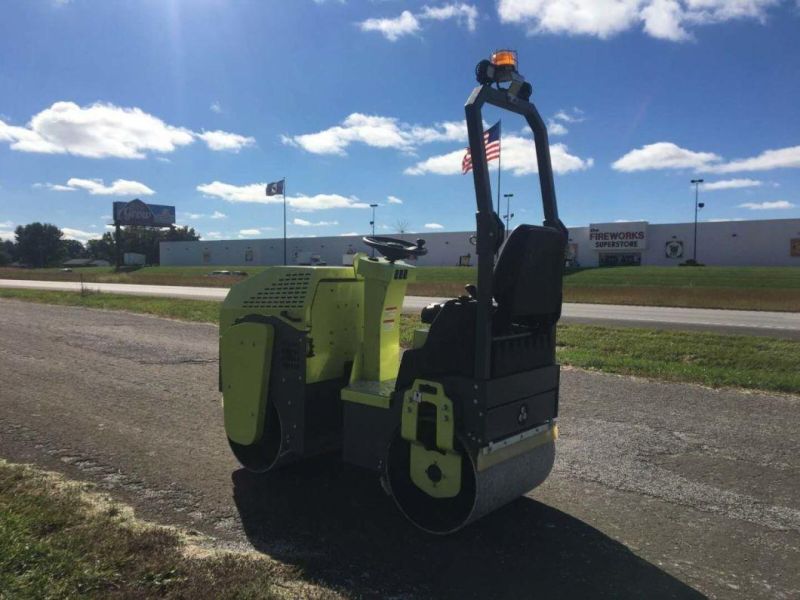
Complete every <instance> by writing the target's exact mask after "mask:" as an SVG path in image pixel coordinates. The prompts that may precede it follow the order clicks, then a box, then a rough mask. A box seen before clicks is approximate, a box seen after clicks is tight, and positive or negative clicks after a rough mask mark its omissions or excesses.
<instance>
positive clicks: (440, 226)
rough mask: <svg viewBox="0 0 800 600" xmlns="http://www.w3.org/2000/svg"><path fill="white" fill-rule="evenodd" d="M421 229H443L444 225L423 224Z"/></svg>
mask: <svg viewBox="0 0 800 600" xmlns="http://www.w3.org/2000/svg"><path fill="white" fill-rule="evenodd" d="M423 227H424V228H425V229H444V225H440V224H439V223H425V225H423Z"/></svg>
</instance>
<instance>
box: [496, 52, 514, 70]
mask: <svg viewBox="0 0 800 600" xmlns="http://www.w3.org/2000/svg"><path fill="white" fill-rule="evenodd" d="M492 64H493V65H495V66H496V67H511V68H513V69H514V70H516V69H517V53H516V52H514V51H513V50H496V51H495V52H493V53H492Z"/></svg>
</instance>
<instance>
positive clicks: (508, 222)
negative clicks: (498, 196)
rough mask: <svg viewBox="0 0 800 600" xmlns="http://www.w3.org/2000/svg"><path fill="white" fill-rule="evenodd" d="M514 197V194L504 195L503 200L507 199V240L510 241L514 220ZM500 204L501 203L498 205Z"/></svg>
mask: <svg viewBox="0 0 800 600" xmlns="http://www.w3.org/2000/svg"><path fill="white" fill-rule="evenodd" d="M513 197H514V194H503V198H505V199H506V239H508V234H509V233H510V232H509V229H508V228H509V226H510V222H511V219H513V218H514V215H513V214H512V213H511V198H513ZM498 204H499V203H498Z"/></svg>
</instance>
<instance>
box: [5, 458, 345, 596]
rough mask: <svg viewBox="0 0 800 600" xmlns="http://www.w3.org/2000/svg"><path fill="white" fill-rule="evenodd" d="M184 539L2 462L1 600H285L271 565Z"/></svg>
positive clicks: (36, 473) (281, 576)
mask: <svg viewBox="0 0 800 600" xmlns="http://www.w3.org/2000/svg"><path fill="white" fill-rule="evenodd" d="M184 539H185V538H184V537H183V536H181V535H179V533H178V532H176V531H175V530H172V529H167V528H163V527H156V526H152V525H146V524H143V523H141V522H138V521H135V520H133V519H132V517H130V516H125V511H124V510H122V508H121V507H120V506H119V505H116V504H114V503H110V502H108V501H107V500H105V499H102V498H100V497H99V496H98V495H97V494H91V493H87V492H85V491H82V490H81V489H80V488H79V486H78V485H77V484H74V483H72V484H70V483H66V482H64V481H63V480H61V479H60V478H58V477H57V476H55V475H52V474H46V473H42V472H39V471H35V470H33V469H31V468H29V467H21V466H18V465H11V464H9V463H6V462H5V461H0V549H1V551H0V598H8V599H11V598H14V599H31V600H33V599H39V598H156V597H157V598H209V599H211V598H214V599H216V598H278V597H285V593H282V594H276V593H274V592H273V586H274V585H275V584H276V583H277V584H278V585H279V586H280V587H282V588H285V587H286V586H285V585H284V583H285V582H286V581H287V579H286V578H285V574H283V573H281V572H280V571H279V570H278V569H279V567H278V566H277V564H275V563H270V562H267V561H266V560H263V559H260V558H256V557H254V556H247V555H243V554H232V553H206V555H205V556H203V555H199V554H191V553H189V552H186V551H185V547H186V543H185V541H184ZM283 571H287V572H288V569H283ZM289 576H291V573H289ZM281 580H283V582H282V581H281ZM316 595H323V596H329V595H328V593H327V592H323V593H322V594H316ZM330 596H332V594H330ZM330 596H329V597H330Z"/></svg>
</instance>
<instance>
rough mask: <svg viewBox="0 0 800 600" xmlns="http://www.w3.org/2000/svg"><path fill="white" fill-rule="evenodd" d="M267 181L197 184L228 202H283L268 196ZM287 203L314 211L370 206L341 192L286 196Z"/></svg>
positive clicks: (211, 195)
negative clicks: (266, 191)
mask: <svg viewBox="0 0 800 600" xmlns="http://www.w3.org/2000/svg"><path fill="white" fill-rule="evenodd" d="M266 185H267V184H266V183H250V184H246V185H234V184H231V183H224V182H222V181H213V182H211V183H203V184H201V185H198V186H197V191H198V192H201V193H202V194H204V195H206V196H208V197H211V198H221V199H222V200H225V201H227V202H233V203H238V202H254V203H258V204H281V203H282V202H283V196H266V195H265V192H264V189H265V187H266ZM286 203H287V204H288V205H289V207H290V208H292V209H293V210H296V211H298V212H313V211H315V210H328V209H331V208H369V204H368V203H366V202H360V201H359V200H358V198H356V197H355V196H350V197H346V196H341V195H339V194H316V195H314V196H306V195H304V194H299V195H297V196H286Z"/></svg>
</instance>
